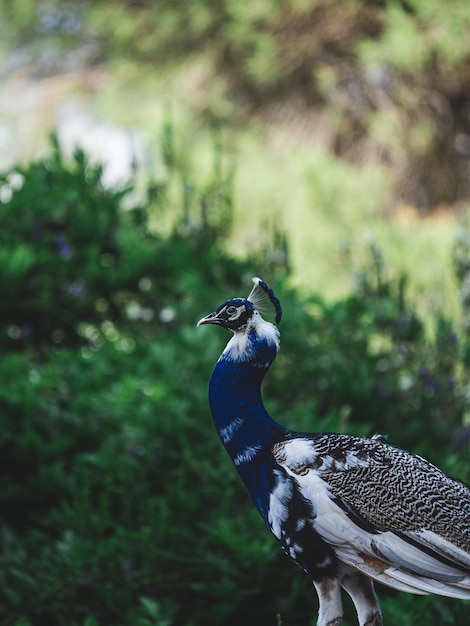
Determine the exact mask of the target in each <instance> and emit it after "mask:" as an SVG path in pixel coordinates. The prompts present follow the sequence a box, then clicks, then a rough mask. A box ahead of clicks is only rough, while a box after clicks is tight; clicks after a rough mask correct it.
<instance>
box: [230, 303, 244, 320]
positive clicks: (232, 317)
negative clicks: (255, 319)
mask: <svg viewBox="0 0 470 626" xmlns="http://www.w3.org/2000/svg"><path fill="white" fill-rule="evenodd" d="M245 311H246V308H245V307H244V306H239V307H238V308H237V310H236V312H235V313H234V314H233V315H231V316H230V317H229V318H228V319H229V321H230V322H234V321H235V320H237V319H238V318H239V317H240V315H241V314H242V313H245Z"/></svg>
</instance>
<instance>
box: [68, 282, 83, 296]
mask: <svg viewBox="0 0 470 626" xmlns="http://www.w3.org/2000/svg"><path fill="white" fill-rule="evenodd" d="M65 293H66V294H67V295H69V296H73V297H74V298H79V297H80V296H84V295H85V293H86V286H85V283H84V282H82V281H81V280H76V281H75V282H73V283H70V284H69V285H67V287H66V288H65Z"/></svg>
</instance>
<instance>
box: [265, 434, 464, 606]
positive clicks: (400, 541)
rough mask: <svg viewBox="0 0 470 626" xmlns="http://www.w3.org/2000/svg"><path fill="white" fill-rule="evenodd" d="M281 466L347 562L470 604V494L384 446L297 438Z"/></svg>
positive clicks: (285, 446)
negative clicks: (310, 505)
mask: <svg viewBox="0 0 470 626" xmlns="http://www.w3.org/2000/svg"><path fill="white" fill-rule="evenodd" d="M273 453H274V456H275V458H276V461H277V462H278V463H279V465H281V466H282V467H283V468H284V469H285V471H286V472H287V473H288V474H290V475H291V476H292V477H293V478H295V480H296V481H297V482H298V484H299V487H300V489H301V492H302V494H303V495H304V497H305V498H307V499H308V500H309V501H310V502H311V503H312V507H313V510H314V516H315V520H314V522H313V525H314V528H315V530H316V531H317V532H318V533H319V534H320V535H321V536H322V537H323V539H324V540H325V541H327V542H328V543H329V544H330V545H332V546H334V548H335V551H336V554H337V556H338V557H339V558H340V560H342V561H343V562H345V563H348V564H349V565H352V566H354V567H356V568H357V569H359V570H361V571H363V572H364V573H366V574H367V575H369V576H371V577H373V578H375V579H377V580H379V581H382V582H384V583H385V584H388V585H390V586H394V587H397V588H402V589H406V590H408V591H409V590H412V591H414V593H437V594H439V593H440V594H443V595H453V596H455V597H461V598H470V488H469V487H468V486H467V485H465V484H463V483H460V482H458V481H455V480H453V479H452V478H449V477H448V476H446V475H445V474H444V473H443V472H441V471H440V470H439V469H437V468H436V467H434V466H433V465H431V464H429V463H427V462H426V461H424V460H423V459H421V458H419V457H417V456H413V455H411V454H408V453H407V452H404V451H402V450H400V449H398V448H395V447H393V446H390V445H388V444H386V443H384V442H383V441H380V440H377V439H362V438H358V437H350V436H347V435H339V434H319V435H297V436H294V437H291V438H288V439H286V440H284V441H283V442H281V443H279V444H277V445H276V446H275V447H274V449H273Z"/></svg>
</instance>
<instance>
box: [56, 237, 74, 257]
mask: <svg viewBox="0 0 470 626" xmlns="http://www.w3.org/2000/svg"><path fill="white" fill-rule="evenodd" d="M55 243H56V246H57V249H58V251H59V255H60V257H61V258H62V259H64V260H65V261H69V260H70V259H71V258H72V254H73V250H72V246H71V245H70V242H69V240H68V238H67V236H66V235H57V236H56V237H55Z"/></svg>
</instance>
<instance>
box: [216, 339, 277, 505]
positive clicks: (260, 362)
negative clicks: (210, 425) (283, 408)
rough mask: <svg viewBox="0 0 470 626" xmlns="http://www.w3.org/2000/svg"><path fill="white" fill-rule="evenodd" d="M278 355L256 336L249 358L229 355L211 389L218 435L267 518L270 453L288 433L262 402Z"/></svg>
mask: <svg viewBox="0 0 470 626" xmlns="http://www.w3.org/2000/svg"><path fill="white" fill-rule="evenodd" d="M276 352H277V346H275V345H273V344H268V343H267V342H266V341H265V340H261V339H259V337H257V336H256V335H255V336H254V337H253V338H252V339H251V343H250V350H249V353H250V358H249V359H248V360H238V359H237V360H232V358H231V355H230V353H226V352H224V353H223V354H222V356H221V357H220V359H219V361H218V362H217V364H216V366H215V368H214V371H213V373H212V376H211V380H210V385H209V403H210V407H211V412H212V417H213V419H214V424H215V427H216V429H217V432H218V433H219V436H220V438H221V440H222V443H223V445H224V446H225V449H226V450H227V452H228V453H229V455H230V457H231V458H232V461H233V462H234V464H235V466H236V468H237V470H238V472H239V474H240V476H241V478H242V480H243V482H244V483H245V485H246V487H247V489H248V491H249V492H250V494H251V496H252V498H253V500H254V501H255V504H256V505H257V507H258V508H259V510H260V511H261V513H262V515H263V516H264V517H266V511H267V502H265V501H264V497H263V494H266V493H269V490H268V489H265V487H266V486H267V485H266V481H269V479H270V476H271V473H270V471H269V468H270V467H271V464H272V461H271V459H272V456H271V455H270V450H271V447H272V445H273V443H274V442H275V441H276V440H278V439H279V438H280V437H282V435H283V434H284V433H286V432H287V431H286V429H285V428H284V427H283V426H280V425H279V424H277V423H276V422H275V421H274V420H273V419H272V418H271V417H270V415H269V414H268V412H267V411H266V409H265V408H264V405H263V401H262V398H261V382H262V380H263V378H264V376H265V375H266V372H267V371H268V369H269V367H270V366H271V363H272V362H273V360H274V358H275V356H276ZM268 465H269V467H268Z"/></svg>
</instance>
